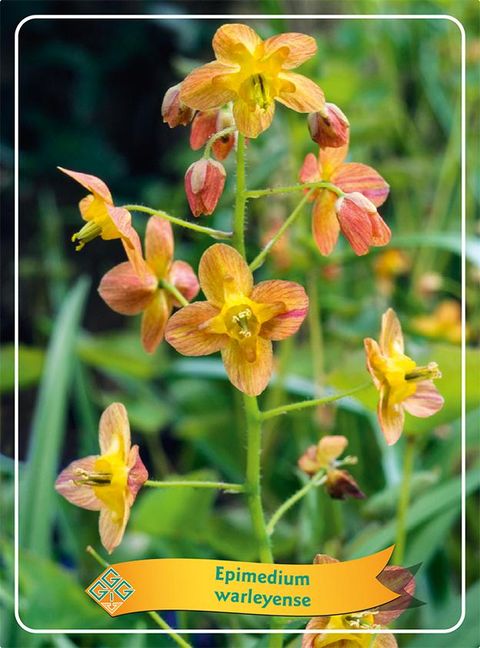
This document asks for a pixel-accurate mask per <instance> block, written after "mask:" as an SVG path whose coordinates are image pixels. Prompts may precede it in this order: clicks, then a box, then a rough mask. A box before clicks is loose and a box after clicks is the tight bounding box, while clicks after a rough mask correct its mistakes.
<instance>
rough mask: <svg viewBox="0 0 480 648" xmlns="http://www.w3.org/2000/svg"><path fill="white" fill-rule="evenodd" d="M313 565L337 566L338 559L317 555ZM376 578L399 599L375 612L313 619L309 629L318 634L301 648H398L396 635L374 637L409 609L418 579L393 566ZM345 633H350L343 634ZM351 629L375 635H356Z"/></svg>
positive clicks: (307, 638)
mask: <svg viewBox="0 0 480 648" xmlns="http://www.w3.org/2000/svg"><path fill="white" fill-rule="evenodd" d="M313 562H314V564H316V565H322V564H329V563H336V562H338V560H336V558H332V557H331V556H327V555H326V554H317V555H316V556H315V559H314V561H313ZM377 578H378V580H379V581H380V582H381V583H382V585H384V586H385V587H388V588H389V589H390V590H392V591H393V592H396V593H397V594H400V596H399V597H398V598H397V599H395V600H394V601H392V602H391V603H386V604H385V605H382V606H380V607H379V608H378V609H376V610H364V611H362V612H354V613H352V614H339V615H334V616H321V617H314V618H313V619H310V621H309V622H308V624H307V627H306V630H318V633H317V634H315V633H311V634H310V633H308V634H304V635H303V637H302V648H398V644H397V641H396V639H395V637H394V635H393V634H390V633H385V634H383V633H382V634H375V630H378V629H382V628H385V627H386V626H388V625H389V624H390V623H391V622H392V621H394V620H395V619H397V618H398V617H399V616H400V615H401V614H402V613H403V612H404V611H405V609H406V608H408V606H409V605H410V603H411V602H412V600H413V595H414V593H415V579H414V578H413V575H412V574H411V573H410V572H409V571H408V570H407V569H404V568H403V567H394V566H387V567H385V569H384V570H383V571H382V572H381V574H379V576H378V577H377ZM323 630H335V631H336V632H335V633H331V634H330V633H325V632H322V631H323ZM344 630H349V631H350V632H342V631H344ZM352 630H372V632H371V633H358V634H355V633H352Z"/></svg>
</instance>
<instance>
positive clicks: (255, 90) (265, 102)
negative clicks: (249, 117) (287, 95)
mask: <svg viewBox="0 0 480 648" xmlns="http://www.w3.org/2000/svg"><path fill="white" fill-rule="evenodd" d="M239 94H240V96H241V97H242V99H243V100H244V101H245V102H246V103H247V104H248V105H249V106H250V109H251V110H255V108H256V107H257V106H258V107H259V108H260V109H261V110H266V109H267V108H268V107H269V106H270V104H271V103H272V102H273V97H272V95H271V87H270V85H269V83H268V81H267V79H266V77H265V76H264V75H263V74H253V75H252V76H250V77H248V78H247V79H245V81H244V82H243V83H242V85H241V86H240V90H239Z"/></svg>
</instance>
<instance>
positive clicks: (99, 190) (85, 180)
mask: <svg viewBox="0 0 480 648" xmlns="http://www.w3.org/2000/svg"><path fill="white" fill-rule="evenodd" d="M57 169H59V170H60V171H62V173H66V174H67V175H68V176H70V177H71V178H73V179H74V180H76V181H77V182H78V183H79V184H81V185H82V187H85V189H88V191H91V192H92V193H93V194H95V195H96V196H98V197H99V198H101V199H102V200H104V201H105V202H107V203H109V204H110V205H113V199H112V194H111V193H110V189H109V188H108V187H107V185H106V184H105V183H104V182H103V180H100V178H97V176H94V175H89V174H88V173H79V172H78V171H71V170H70V169H64V168H63V167H57Z"/></svg>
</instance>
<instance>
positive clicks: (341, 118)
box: [308, 103, 350, 148]
mask: <svg viewBox="0 0 480 648" xmlns="http://www.w3.org/2000/svg"><path fill="white" fill-rule="evenodd" d="M308 130H309V131H310V136H311V138H312V139H313V141H314V142H316V143H317V144H318V145H319V146H320V147H322V148H325V147H332V148H338V147H339V146H343V145H344V144H346V143H347V142H348V138H349V131H350V123H349V121H348V119H347V118H346V117H345V115H344V114H343V112H342V111H341V110H340V108H339V107H338V106H336V105H335V104H332V103H327V104H325V112H324V113H320V112H316V113H310V114H309V115H308Z"/></svg>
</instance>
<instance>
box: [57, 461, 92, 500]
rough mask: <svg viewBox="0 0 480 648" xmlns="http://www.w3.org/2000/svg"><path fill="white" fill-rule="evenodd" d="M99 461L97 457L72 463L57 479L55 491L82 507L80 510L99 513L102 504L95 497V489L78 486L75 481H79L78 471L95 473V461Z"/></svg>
mask: <svg viewBox="0 0 480 648" xmlns="http://www.w3.org/2000/svg"><path fill="white" fill-rule="evenodd" d="M97 459H98V457H97V456H95V455H90V456H89V457H84V458H83V459H77V460H76V461H72V463H71V464H69V465H68V466H67V467H66V468H64V470H62V472H61V473H60V474H59V476H58V477H57V481H56V482H55V490H56V491H57V493H60V495H62V496H63V497H64V498H65V499H66V500H68V501H69V502H71V503H72V504H75V506H80V508H84V509H88V510H89V511H99V510H100V508H101V505H102V503H101V502H100V500H99V499H98V497H96V496H95V493H94V491H93V488H92V487H91V486H87V485H85V484H82V485H77V484H75V480H76V479H78V473H77V471H78V470H85V471H87V472H94V471H95V461H96V460H97Z"/></svg>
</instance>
